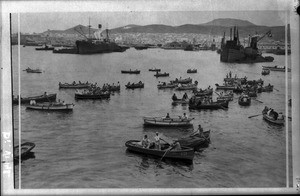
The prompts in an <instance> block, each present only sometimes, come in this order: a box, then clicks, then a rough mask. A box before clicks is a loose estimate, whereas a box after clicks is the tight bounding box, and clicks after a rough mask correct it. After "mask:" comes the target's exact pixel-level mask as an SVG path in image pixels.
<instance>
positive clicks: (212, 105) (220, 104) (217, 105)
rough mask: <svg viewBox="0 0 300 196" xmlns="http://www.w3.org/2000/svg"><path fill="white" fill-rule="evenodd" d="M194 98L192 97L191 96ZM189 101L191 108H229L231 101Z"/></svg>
mask: <svg viewBox="0 0 300 196" xmlns="http://www.w3.org/2000/svg"><path fill="white" fill-rule="evenodd" d="M191 99H192V98H191ZM191 99H190V101H189V109H211V110H215V109H227V108H228V103H229V101H216V102H210V103H203V101H201V100H200V101H199V100H198V101H193V100H191Z"/></svg>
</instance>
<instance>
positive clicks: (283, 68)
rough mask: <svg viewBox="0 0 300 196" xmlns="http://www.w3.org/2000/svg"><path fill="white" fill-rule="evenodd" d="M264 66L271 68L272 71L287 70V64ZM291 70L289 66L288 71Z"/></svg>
mask: <svg viewBox="0 0 300 196" xmlns="http://www.w3.org/2000/svg"><path fill="white" fill-rule="evenodd" d="M262 67H263V68H264V69H269V70H271V71H283V72H285V66H283V67H280V66H277V65H275V66H262ZM290 71H291V69H290V68H288V72H290Z"/></svg>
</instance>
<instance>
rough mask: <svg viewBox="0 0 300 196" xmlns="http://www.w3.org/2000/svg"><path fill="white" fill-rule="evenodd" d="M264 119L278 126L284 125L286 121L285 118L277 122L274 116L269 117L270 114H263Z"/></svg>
mask: <svg viewBox="0 0 300 196" xmlns="http://www.w3.org/2000/svg"><path fill="white" fill-rule="evenodd" d="M263 119H264V120H266V121H268V122H270V123H273V124H276V125H284V121H285V120H284V118H282V119H277V120H275V119H274V118H273V117H272V116H269V115H268V114H263Z"/></svg>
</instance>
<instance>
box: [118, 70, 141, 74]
mask: <svg viewBox="0 0 300 196" xmlns="http://www.w3.org/2000/svg"><path fill="white" fill-rule="evenodd" d="M121 73H122V74H140V73H141V70H137V69H136V70H121Z"/></svg>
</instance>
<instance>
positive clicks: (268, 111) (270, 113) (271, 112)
mask: <svg viewBox="0 0 300 196" xmlns="http://www.w3.org/2000/svg"><path fill="white" fill-rule="evenodd" d="M262 113H263V114H267V115H268V116H270V117H272V118H273V119H274V120H282V119H284V117H283V115H282V113H279V114H278V113H277V112H276V111H274V109H273V108H268V107H267V106H265V108H264V110H263V112H262Z"/></svg>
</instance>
